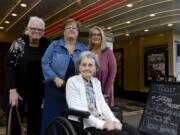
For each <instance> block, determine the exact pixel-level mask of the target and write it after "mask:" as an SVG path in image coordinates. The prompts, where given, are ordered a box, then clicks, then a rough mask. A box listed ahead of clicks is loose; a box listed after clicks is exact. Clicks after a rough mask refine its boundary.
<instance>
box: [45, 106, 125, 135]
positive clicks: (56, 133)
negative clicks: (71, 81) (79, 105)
mask: <svg viewBox="0 0 180 135" xmlns="http://www.w3.org/2000/svg"><path fill="white" fill-rule="evenodd" d="M111 110H112V111H113V113H114V115H115V116H116V117H117V118H118V119H119V120H122V112H121V111H120V110H119V108H118V107H116V106H115V107H113V108H111ZM89 115H90V113H89V112H85V111H78V110H74V109H68V110H66V111H65V112H64V113H63V116H59V117H56V118H54V119H53V120H52V122H51V123H50V124H49V126H48V128H47V130H46V134H45V135H91V134H90V133H89V132H88V131H86V130H85V129H83V119H84V118H88V117H89Z"/></svg>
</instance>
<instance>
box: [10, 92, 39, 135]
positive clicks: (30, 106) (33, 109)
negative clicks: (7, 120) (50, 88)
mask: <svg viewBox="0 0 180 135" xmlns="http://www.w3.org/2000/svg"><path fill="white" fill-rule="evenodd" d="M25 105H27V115H26V116H27V135H39V134H40V126H41V113H42V109H41V105H42V98H41V97H40V96H39V97H38V96H35V95H34V96H32V97H31V98H27V99H23V100H19V105H18V110H19V113H20V116H21V119H23V118H24V116H25ZM11 123H12V125H11V135H20V125H19V122H18V119H17V114H16V110H15V107H14V108H13V110H12V121H11Z"/></svg>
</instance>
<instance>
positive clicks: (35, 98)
mask: <svg viewBox="0 0 180 135" xmlns="http://www.w3.org/2000/svg"><path fill="white" fill-rule="evenodd" d="M44 29H45V23H44V21H43V20H42V19H41V18H39V17H31V18H30V19H29V23H28V25H27V31H26V34H25V35H23V36H22V37H20V38H18V39H17V40H15V41H14V42H13V43H12V45H11V47H10V49H9V51H8V56H7V64H6V66H7V68H6V70H7V72H6V74H7V87H8V90H9V105H10V106H12V107H13V116H12V126H11V127H12V129H11V135H20V126H19V123H18V120H17V117H16V114H15V113H16V111H15V107H16V106H17V107H18V109H19V112H20V115H21V118H23V116H24V112H25V105H27V120H28V121H27V124H28V125H27V135H39V134H40V133H39V132H40V122H41V105H42V99H43V96H44V85H43V82H42V81H43V74H42V70H41V57H42V56H43V54H44V52H45V50H46V48H47V46H48V45H49V43H50V42H49V40H47V39H46V38H44V37H42V36H43V35H44Z"/></svg>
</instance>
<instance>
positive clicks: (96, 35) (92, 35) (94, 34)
mask: <svg viewBox="0 0 180 135" xmlns="http://www.w3.org/2000/svg"><path fill="white" fill-rule="evenodd" d="M91 37H101V33H92V34H91Z"/></svg>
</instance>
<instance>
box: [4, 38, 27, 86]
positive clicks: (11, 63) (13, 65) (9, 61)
mask: <svg viewBox="0 0 180 135" xmlns="http://www.w3.org/2000/svg"><path fill="white" fill-rule="evenodd" d="M24 45H25V43H24V41H23V40H22V39H21V38H19V39H17V40H15V41H13V43H12V45H11V47H10V48H9V50H8V53H7V58H6V79H7V87H8V89H13V88H17V67H18V61H19V58H21V57H22V56H23V53H24Z"/></svg>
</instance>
